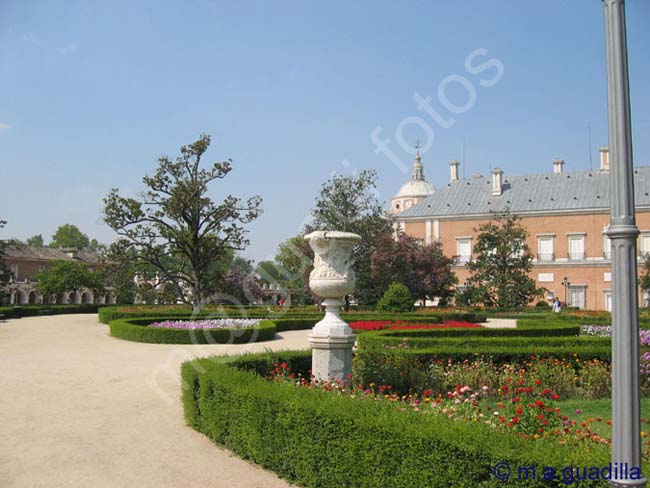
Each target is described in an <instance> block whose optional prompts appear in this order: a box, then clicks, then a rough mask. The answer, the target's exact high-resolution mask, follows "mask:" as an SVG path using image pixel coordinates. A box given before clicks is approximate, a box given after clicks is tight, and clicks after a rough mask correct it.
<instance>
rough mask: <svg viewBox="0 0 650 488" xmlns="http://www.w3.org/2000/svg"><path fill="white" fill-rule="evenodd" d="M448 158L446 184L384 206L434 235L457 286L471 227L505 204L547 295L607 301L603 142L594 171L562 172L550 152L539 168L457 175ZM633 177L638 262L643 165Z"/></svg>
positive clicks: (647, 173) (643, 218) (646, 246)
mask: <svg viewBox="0 0 650 488" xmlns="http://www.w3.org/2000/svg"><path fill="white" fill-rule="evenodd" d="M449 164H450V181H449V183H448V184H447V185H446V186H444V187H442V188H439V189H432V191H431V192H430V193H429V194H428V195H418V196H414V197H410V198H409V199H405V198H403V196H401V195H399V194H398V195H397V196H396V197H394V198H393V200H392V202H391V211H392V212H393V213H394V214H395V216H396V219H397V225H398V226H399V227H400V228H401V229H402V230H403V231H404V232H406V234H408V235H410V236H412V237H416V238H419V239H421V240H422V241H423V242H425V243H430V242H432V241H434V240H438V241H440V242H441V244H442V247H443V251H444V253H445V254H446V255H448V256H453V257H454V259H455V262H456V265H455V266H454V271H455V273H456V274H457V276H458V280H459V286H464V285H463V284H464V283H465V281H466V280H467V278H468V276H469V273H468V271H467V269H466V268H465V263H466V262H468V261H469V260H471V259H472V248H473V245H474V243H475V239H476V234H477V232H476V229H477V228H478V226H479V225H480V224H483V223H486V222H488V221H489V220H490V218H491V216H492V215H494V214H495V213H498V212H503V211H505V210H508V209H509V210H510V212H511V213H513V214H515V215H517V216H519V217H521V222H522V224H523V225H524V226H525V227H526V228H527V229H528V232H529V237H528V240H527V244H528V246H529V247H530V249H531V251H532V252H533V254H534V256H535V264H534V269H533V271H532V277H533V278H535V280H537V283H538V285H539V286H540V287H544V288H546V289H547V290H548V292H547V296H546V298H547V299H548V300H551V299H552V298H554V297H559V298H560V300H561V301H563V302H564V303H567V304H569V305H571V306H576V307H580V308H587V309H593V310H610V309H611V296H612V293H611V292H612V290H611V259H610V252H611V251H610V245H609V244H610V243H609V239H608V238H607V236H606V235H605V231H606V230H607V228H608V225H609V220H610V217H609V212H610V210H609V205H610V186H609V185H610V173H609V155H608V150H607V147H601V148H600V169H597V170H593V171H574V172H566V171H565V170H564V161H562V160H554V161H553V168H552V171H551V172H549V173H544V174H535V175H525V176H507V175H505V174H504V172H503V171H502V170H501V169H499V168H495V169H493V170H492V171H491V175H490V177H489V178H488V177H484V176H481V175H474V176H472V177H470V178H459V174H458V168H459V163H458V161H451V162H450V163H449ZM421 165H422V163H421V160H420V157H419V155H418V156H417V157H416V162H415V165H414V173H413V177H412V181H424V172H423V170H421V169H420V167H421ZM634 178H635V180H634V190H635V200H636V216H637V226H638V227H639V230H640V231H641V234H640V236H639V240H638V243H637V249H638V255H639V256H638V262H639V265H641V264H642V262H643V258H644V256H646V255H647V254H650V196H649V192H650V167H648V166H640V167H636V168H635V170H634ZM400 193H401V192H400ZM409 202H410V203H409ZM639 298H640V303H645V304H647V303H648V301H650V296H648V294H647V293H646V294H645V295H644V296H640V297H639Z"/></svg>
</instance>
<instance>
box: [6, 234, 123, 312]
mask: <svg viewBox="0 0 650 488" xmlns="http://www.w3.org/2000/svg"><path fill="white" fill-rule="evenodd" d="M3 261H4V262H5V264H6V265H7V268H9V271H10V272H11V280H10V282H9V284H8V285H7V287H6V288H7V291H8V293H9V303H10V304H11V305H26V304H37V303H57V304H79V303H99V304H113V303H115V295H114V293H113V292H112V289H111V287H107V288H106V292H105V293H104V294H102V295H101V296H95V294H94V293H93V291H92V290H79V291H77V292H73V291H69V292H66V293H63V294H62V295H61V296H58V297H44V296H42V295H41V294H40V293H38V291H37V290H36V285H37V284H38V281H37V280H36V275H37V274H38V273H39V272H40V271H42V270H43V269H44V268H45V267H46V266H47V265H48V264H49V263H50V262H52V261H80V262H83V263H86V264H87V265H88V268H89V269H90V270H91V271H93V270H94V269H96V268H97V267H99V266H101V260H100V256H99V255H98V254H96V253H94V252H89V251H78V250H76V249H66V248H61V249H55V248H50V247H35V246H27V245H10V246H7V248H6V249H5V255H4V256H3Z"/></svg>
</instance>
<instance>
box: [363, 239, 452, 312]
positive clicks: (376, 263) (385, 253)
mask: <svg viewBox="0 0 650 488" xmlns="http://www.w3.org/2000/svg"><path fill="white" fill-rule="evenodd" d="M452 264H453V260H452V259H451V258H449V257H447V256H445V255H444V253H443V252H442V246H441V244H440V243H439V242H434V243H432V244H428V245H422V244H421V243H420V242H419V241H418V240H417V239H415V238H413V237H409V236H407V235H406V234H404V233H400V234H399V235H398V236H397V239H394V238H393V237H392V236H390V235H386V236H384V237H383V238H381V239H379V240H378V242H377V246H376V249H375V251H374V252H373V254H372V276H373V278H374V279H375V281H376V282H377V283H378V284H379V285H380V286H381V288H382V289H383V290H387V289H388V286H389V285H390V283H392V282H398V283H401V284H403V285H405V286H406V287H407V288H408V290H409V292H410V294H411V296H413V297H414V298H415V299H417V300H421V301H422V302H423V303H424V302H425V301H426V300H427V298H428V299H434V298H439V299H440V302H441V303H443V304H444V303H446V302H447V300H448V299H449V298H450V297H451V296H452V295H453V285H455V284H456V283H457V282H458V279H457V278H456V275H455V274H454V272H453V271H452V268H451V266H452Z"/></svg>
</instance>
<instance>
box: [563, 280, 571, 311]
mask: <svg viewBox="0 0 650 488" xmlns="http://www.w3.org/2000/svg"><path fill="white" fill-rule="evenodd" d="M561 284H562V286H563V287H564V306H565V307H566V306H568V305H569V304H568V303H567V295H568V293H567V292H568V290H569V285H570V284H571V282H570V281H569V278H567V277H566V276H565V277H564V279H563V280H562V283H561Z"/></svg>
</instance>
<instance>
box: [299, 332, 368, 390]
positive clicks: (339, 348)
mask: <svg viewBox="0 0 650 488" xmlns="http://www.w3.org/2000/svg"><path fill="white" fill-rule="evenodd" d="M356 339H357V336H356V335H354V334H351V335H344V336H318V335H315V334H312V335H310V336H309V344H310V345H311V348H312V353H311V354H312V359H311V370H312V374H313V375H314V379H316V380H319V381H327V380H342V381H348V375H349V374H350V373H351V372H352V348H353V347H354V342H355V341H356Z"/></svg>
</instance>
